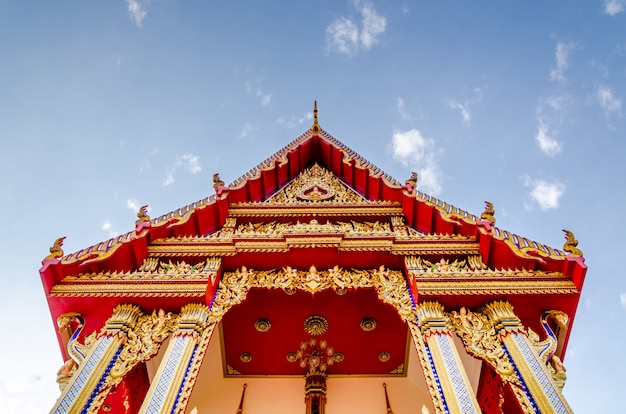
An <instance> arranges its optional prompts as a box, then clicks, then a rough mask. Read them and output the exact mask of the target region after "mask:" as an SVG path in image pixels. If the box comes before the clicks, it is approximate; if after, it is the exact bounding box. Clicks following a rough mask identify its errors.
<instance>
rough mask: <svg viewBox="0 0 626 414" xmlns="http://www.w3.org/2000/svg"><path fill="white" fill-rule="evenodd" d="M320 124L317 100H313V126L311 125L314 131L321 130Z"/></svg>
mask: <svg viewBox="0 0 626 414" xmlns="http://www.w3.org/2000/svg"><path fill="white" fill-rule="evenodd" d="M320 129H321V128H320V126H319V124H318V123H317V101H313V126H311V131H312V132H320Z"/></svg>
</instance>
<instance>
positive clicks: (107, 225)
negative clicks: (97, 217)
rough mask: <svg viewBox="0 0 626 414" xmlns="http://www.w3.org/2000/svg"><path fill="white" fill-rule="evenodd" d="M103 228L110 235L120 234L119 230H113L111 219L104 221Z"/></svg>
mask: <svg viewBox="0 0 626 414" xmlns="http://www.w3.org/2000/svg"><path fill="white" fill-rule="evenodd" d="M102 230H104V231H106V232H107V233H108V234H109V237H116V236H119V234H120V233H119V232H118V231H117V230H113V226H112V225H111V222H110V221H109V220H105V221H104V223H102Z"/></svg>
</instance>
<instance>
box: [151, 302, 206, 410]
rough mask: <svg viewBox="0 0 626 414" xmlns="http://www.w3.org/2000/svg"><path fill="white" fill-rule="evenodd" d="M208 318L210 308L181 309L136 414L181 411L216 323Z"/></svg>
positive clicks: (185, 307) (188, 306)
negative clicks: (163, 353)
mask: <svg viewBox="0 0 626 414" xmlns="http://www.w3.org/2000/svg"><path fill="white" fill-rule="evenodd" d="M209 315H210V312H209V309H208V308H207V307H206V306H205V305H201V304H190V305H186V306H184V307H183V308H182V309H181V311H180V318H179V320H178V326H177V329H176V331H175V332H174V333H173V334H172V338H171V340H170V343H169V345H168V347H167V350H166V351H165V355H164V357H163V361H162V362H161V365H159V369H158V370H157V373H156V375H155V377H154V379H153V381H152V384H151V385H150V389H149V390H148V394H147V395H146V399H145V400H144V403H143V405H142V406H141V408H140V409H139V413H141V414H144V413H150V414H160V413H176V412H180V411H183V410H184V408H185V407H184V406H185V405H186V404H187V398H188V397H189V395H188V394H189V393H190V392H191V388H192V387H193V384H194V383H195V379H196V375H197V368H198V367H199V364H200V363H201V362H202V358H203V357H204V352H203V351H204V350H205V348H206V345H207V344H208V340H209V339H210V337H211V334H212V332H213V329H214V328H215V322H209ZM194 367H195V369H194Z"/></svg>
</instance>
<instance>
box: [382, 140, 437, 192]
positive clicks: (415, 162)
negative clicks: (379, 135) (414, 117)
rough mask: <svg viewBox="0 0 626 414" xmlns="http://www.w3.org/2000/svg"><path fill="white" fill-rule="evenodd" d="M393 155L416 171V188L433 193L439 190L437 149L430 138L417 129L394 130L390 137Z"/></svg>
mask: <svg viewBox="0 0 626 414" xmlns="http://www.w3.org/2000/svg"><path fill="white" fill-rule="evenodd" d="M392 149H393V157H394V158H395V159H397V160H399V161H400V162H401V163H402V164H403V165H405V166H407V167H411V168H412V169H413V170H414V171H416V172H417V173H418V176H419V182H418V188H419V189H420V191H422V190H423V191H424V192H427V193H430V194H433V195H437V194H439V193H440V192H441V190H442V187H441V184H440V178H439V176H440V173H439V167H438V165H437V152H438V151H437V149H436V147H435V141H434V140H433V139H432V138H426V137H424V136H423V135H422V134H421V132H420V131H418V130H417V129H410V130H408V131H395V132H394V133H393V137H392Z"/></svg>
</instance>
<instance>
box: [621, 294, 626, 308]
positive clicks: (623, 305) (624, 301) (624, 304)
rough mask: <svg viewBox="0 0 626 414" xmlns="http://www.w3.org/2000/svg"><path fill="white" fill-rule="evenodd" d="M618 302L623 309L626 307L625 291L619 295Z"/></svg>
mask: <svg viewBox="0 0 626 414" xmlns="http://www.w3.org/2000/svg"><path fill="white" fill-rule="evenodd" d="M619 303H620V304H621V305H622V307H623V308H624V309H626V292H622V293H621V294H620V295H619Z"/></svg>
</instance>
